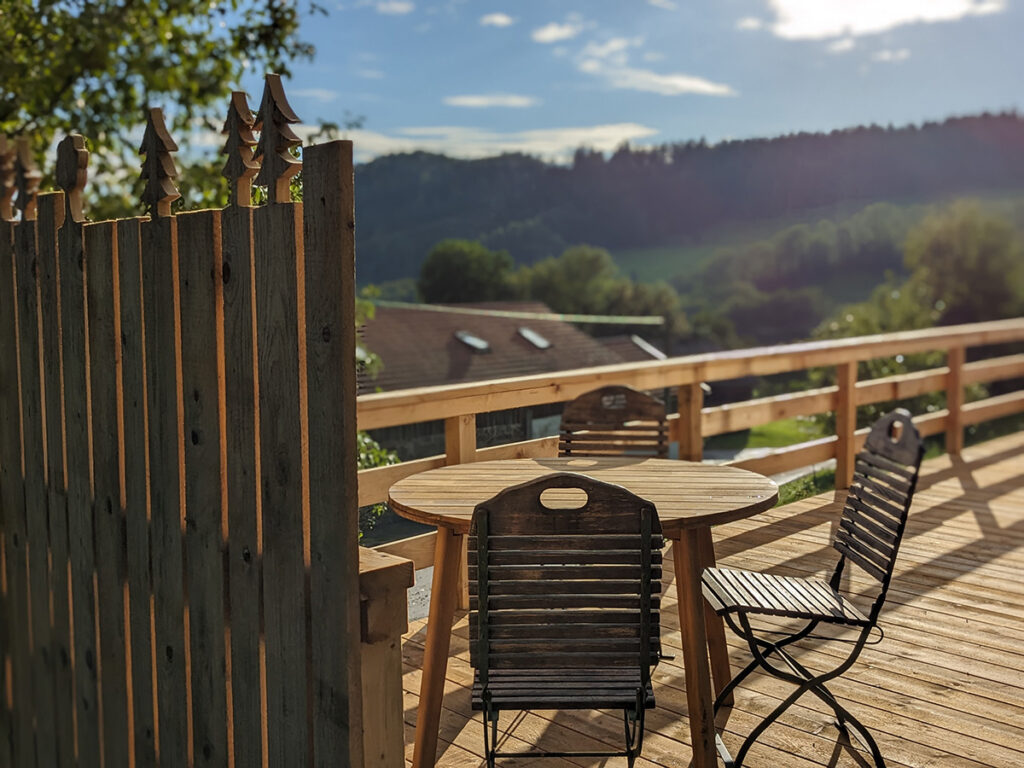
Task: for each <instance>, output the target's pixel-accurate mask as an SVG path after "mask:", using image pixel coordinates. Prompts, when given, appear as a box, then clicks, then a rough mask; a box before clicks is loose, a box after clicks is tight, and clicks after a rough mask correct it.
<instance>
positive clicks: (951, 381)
mask: <svg viewBox="0 0 1024 768" xmlns="http://www.w3.org/2000/svg"><path fill="white" fill-rule="evenodd" d="M966 360H967V350H966V348H964V347H953V348H952V349H950V350H949V352H948V353H947V355H946V365H948V366H949V377H948V378H947V379H946V410H947V411H948V412H949V415H948V416H947V417H946V453H948V454H950V455H952V456H959V455H960V452H961V451H963V449H964V422H963V408H964V378H963V375H964V363H965V362H966Z"/></svg>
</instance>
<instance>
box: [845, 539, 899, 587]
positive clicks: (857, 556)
mask: <svg viewBox="0 0 1024 768" xmlns="http://www.w3.org/2000/svg"><path fill="white" fill-rule="evenodd" d="M835 548H836V549H837V550H839V553H840V554H841V555H844V556H845V557H847V558H849V559H850V560H851V561H853V562H854V563H856V564H857V565H859V566H860V567H861V568H862V569H864V570H865V571H867V572H868V573H870V574H871V575H872V576H874V577H875V578H876V579H877V580H878V581H885V580H886V578H888V576H889V573H888V571H886V570H885V569H883V568H879V567H878V565H876V564H875V563H873V562H871V560H869V559H868V558H866V557H865V556H864V555H862V554H861V553H860V552H858V551H857V550H856V549H855V548H854V547H852V546H851V543H850V542H849V541H846V540H837V541H836V543H835Z"/></svg>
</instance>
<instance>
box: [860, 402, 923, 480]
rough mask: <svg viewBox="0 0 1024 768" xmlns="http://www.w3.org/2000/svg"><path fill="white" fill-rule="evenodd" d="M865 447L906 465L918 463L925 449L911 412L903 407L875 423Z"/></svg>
mask: <svg viewBox="0 0 1024 768" xmlns="http://www.w3.org/2000/svg"><path fill="white" fill-rule="evenodd" d="M864 448H865V450H868V451H870V452H872V453H876V454H878V455H880V456H885V457H886V458H888V459H892V460H893V461H897V462H899V463H900V464H903V465H905V466H915V465H917V464H918V463H919V462H920V455H921V452H922V450H923V448H922V443H921V434H920V433H919V432H918V431H917V427H915V426H914V422H913V420H912V419H911V417H910V413H909V412H907V411H906V410H905V409H903V408H897V409H896V410H894V411H893V412H892V413H889V414H886V415H885V416H882V417H881V418H880V419H878V421H876V422H875V423H874V425H873V426H872V427H871V432H870V433H869V434H868V437H867V440H865V442H864Z"/></svg>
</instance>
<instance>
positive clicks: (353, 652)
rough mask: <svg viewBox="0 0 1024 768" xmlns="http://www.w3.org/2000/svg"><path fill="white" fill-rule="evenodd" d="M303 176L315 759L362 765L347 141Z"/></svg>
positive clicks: (323, 764)
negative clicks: (354, 532) (355, 587)
mask: <svg viewBox="0 0 1024 768" xmlns="http://www.w3.org/2000/svg"><path fill="white" fill-rule="evenodd" d="M306 159H307V162H306V170H305V172H304V174H303V191H304V201H305V202H304V208H305V224H304V242H305V272H306V274H305V280H306V317H305V334H306V350H307V363H308V367H307V371H308V374H307V380H306V383H307V386H308V399H307V405H308V409H309V417H310V418H309V483H310V488H309V499H310V513H309V515H310V542H311V564H310V569H311V611H312V614H313V616H314V619H313V622H312V638H311V640H312V647H313V712H311V713H310V714H311V717H312V718H313V737H314V765H315V766H318V767H319V768H328V766H336V765H360V764H361V763H362V748H361V747H362V738H361V730H362V726H361V722H362V721H361V716H362V707H361V705H360V690H361V680H360V667H359V656H358V651H359V613H358V611H359V599H358V598H359V595H358V591H357V590H355V589H352V585H353V584H356V583H357V582H358V579H359V553H358V549H357V540H356V537H354V536H352V531H354V530H356V528H357V527H358V520H357V507H356V499H357V495H358V490H357V486H358V477H357V466H356V455H355V445H356V380H355V370H354V367H353V364H352V361H353V360H355V358H356V350H355V343H356V339H355V327H354V324H353V322H352V319H353V318H354V317H355V188H354V177H353V171H352V143H351V142H349V141H341V142H331V143H329V144H321V145H319V146H315V147H310V148H309V149H308V150H307V152H306Z"/></svg>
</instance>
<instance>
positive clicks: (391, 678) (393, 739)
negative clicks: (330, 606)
mask: <svg viewBox="0 0 1024 768" xmlns="http://www.w3.org/2000/svg"><path fill="white" fill-rule="evenodd" d="M415 580H416V576H415V572H414V570H413V565H412V561H411V560H405V559H403V558H400V557H395V556H394V555H387V554H384V553H383V552H375V551H373V550H370V549H360V550H359V598H360V603H361V606H362V611H361V614H362V615H361V620H360V639H361V641H362V655H361V658H362V662H361V663H362V697H363V753H364V755H365V759H366V764H367V766H374V767H375V768H404V767H405V749H404V747H403V744H404V736H403V730H404V728H403V726H404V722H403V715H404V706H403V702H402V635H403V634H405V633H406V632H407V631H408V629H409V619H408V598H407V597H406V590H407V589H408V588H409V587H411V586H412V585H413V583H414V582H415Z"/></svg>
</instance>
